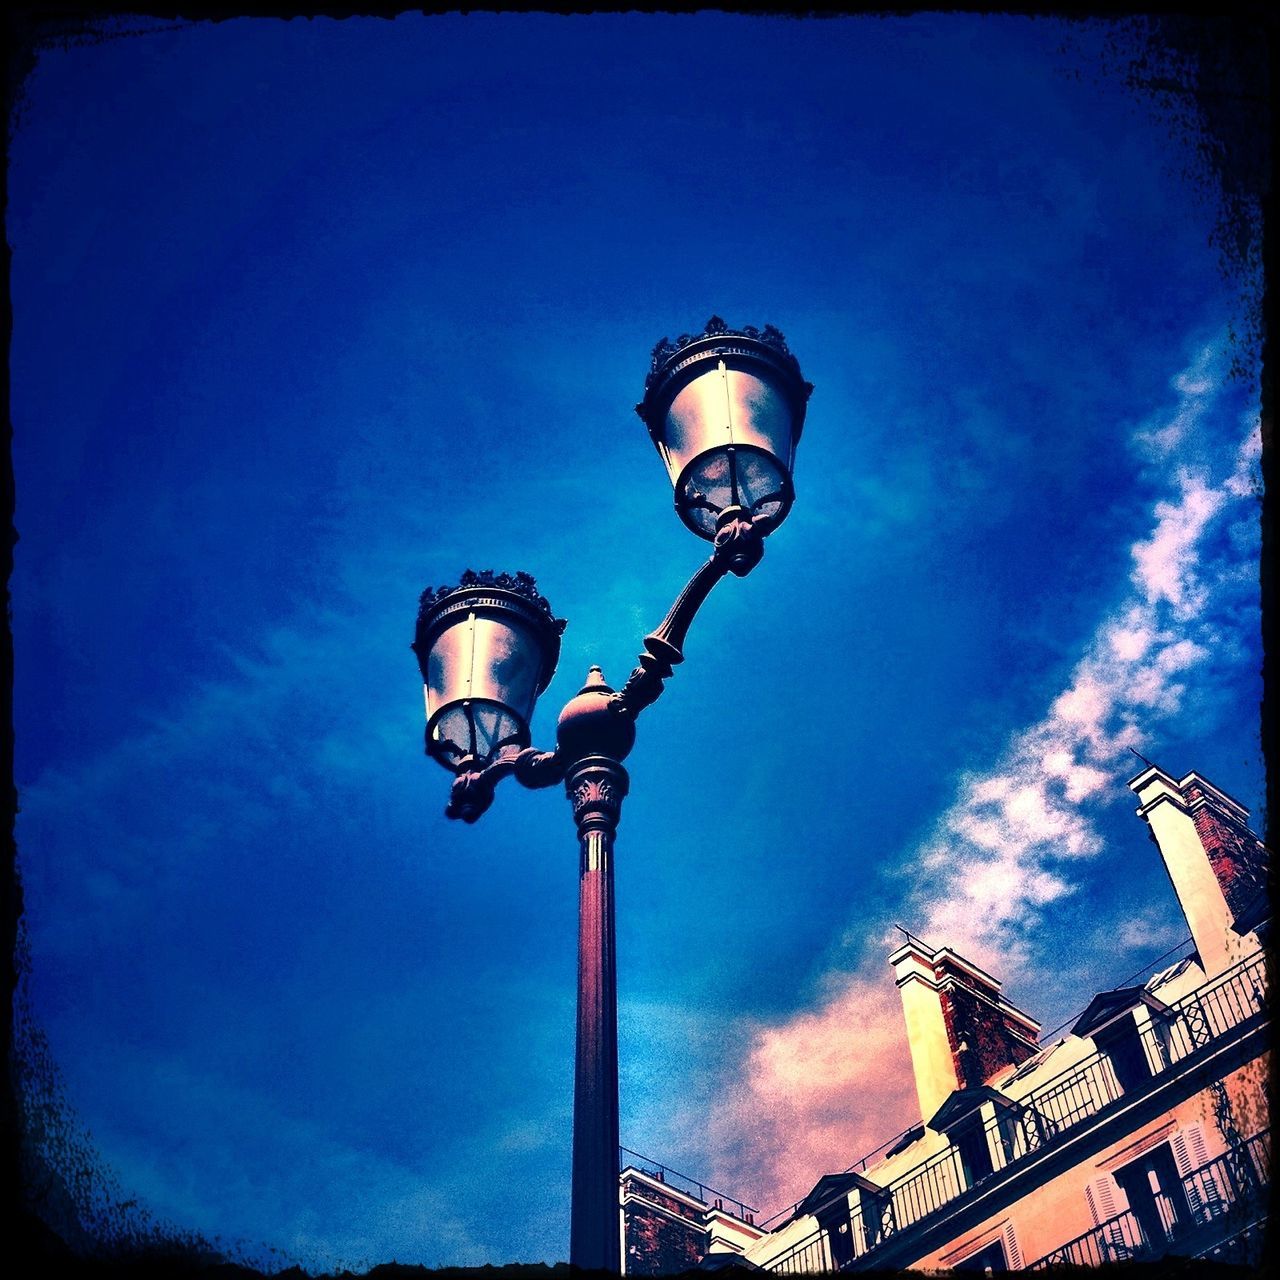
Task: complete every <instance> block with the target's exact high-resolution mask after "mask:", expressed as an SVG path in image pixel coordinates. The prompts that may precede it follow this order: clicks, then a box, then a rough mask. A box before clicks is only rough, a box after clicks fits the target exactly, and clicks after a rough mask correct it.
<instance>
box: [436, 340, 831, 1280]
mask: <svg viewBox="0 0 1280 1280" xmlns="http://www.w3.org/2000/svg"><path fill="white" fill-rule="evenodd" d="M812 390H813V387H812V386H811V385H810V384H809V383H807V382H806V381H805V380H804V378H803V377H802V376H801V374H800V366H799V364H798V363H797V361H796V358H795V356H793V355H792V354H791V352H790V351H789V350H788V349H787V344H786V341H785V339H784V338H783V336H782V334H781V333H779V332H778V330H777V329H775V328H773V327H772V326H771V325H766V326H765V327H764V328H763V329H761V330H756V329H753V328H745V329H740V330H739V329H730V328H728V326H727V325H726V324H725V323H724V321H722V320H720V319H719V318H718V317H716V316H713V317H712V318H711V319H710V320H709V321H708V322H707V326H706V329H705V330H704V331H703V332H702V333H700V334H698V335H696V336H693V335H689V334H682V335H681V336H680V338H678V339H677V340H676V341H675V342H674V343H672V342H668V341H667V340H666V339H665V338H664V339H663V340H662V341H661V342H660V343H658V345H657V347H655V348H654V351H653V357H652V362H651V366H650V370H649V376H648V377H647V378H646V379H645V389H644V399H643V400H642V401H641V402H640V403H639V404H638V405H637V406H636V412H637V413H639V415H640V416H641V418H643V419H644V422H645V425H646V426H647V427H648V428H649V435H650V436H651V437H652V439H653V442H654V444H655V445H656V446H657V449H658V453H659V454H660V455H661V456H662V461H663V462H664V463H665V465H666V467H667V470H668V472H670V475H671V481H672V484H673V485H674V486H675V504H676V511H677V512H678V513H679V515H680V518H681V519H682V520H683V521H684V522H685V524H686V525H688V527H689V528H690V529H692V530H693V532H694V533H696V534H697V535H698V536H699V537H701V538H705V539H707V540H708V541H709V542H711V543H712V544H713V545H714V550H713V551H712V553H711V557H710V559H709V560H707V562H706V563H705V564H704V565H703V566H702V567H701V568H700V569H699V570H698V571H697V573H695V574H694V575H693V577H692V578H691V579H690V581H689V583H688V585H687V586H686V587H685V589H684V590H683V591H682V592H681V593H680V595H679V596H678V597H677V598H676V601H675V603H674V604H673V605H672V606H671V609H670V611H669V612H668V614H667V616H666V617H665V618H664V619H663V620H662V624H661V625H660V626H659V627H658V629H657V630H656V631H655V632H653V634H652V635H648V636H646V637H645V639H644V652H643V653H642V654H641V655H640V659H639V665H638V666H637V667H636V668H635V670H634V671H632V673H631V675H630V676H629V677H628V678H627V682H626V683H625V684H624V685H623V686H622V688H621V689H620V690H619V691H618V692H616V693H615V692H614V690H612V689H611V688H610V687H609V686H608V685H607V684H605V682H604V677H603V675H602V673H601V671H600V668H599V667H592V668H591V670H590V672H589V673H588V675H587V679H586V683H585V684H584V685H583V686H582V688H581V689H580V690H579V691H578V693H577V694H576V696H574V697H573V698H571V699H570V700H569V702H568V704H567V705H566V706H565V708H564V710H563V711H561V713H560V720H559V723H558V726H557V729H556V748H555V750H554V751H538V750H536V749H534V748H533V747H531V746H530V745H529V721H530V718H531V717H532V714H533V707H534V703H535V701H536V700H537V697H538V695H539V694H540V693H542V692H543V690H544V689H546V687H547V685H548V684H549V683H550V681H551V677H552V674H553V673H554V672H555V668H556V662H557V660H558V658H559V656H560V636H561V634H562V632H563V631H564V627H565V623H564V621H563V620H562V619H558V618H556V617H555V615H554V614H553V613H552V611H551V606H550V605H549V604H548V603H547V601H546V600H545V599H544V598H543V597H542V596H541V595H539V594H538V590H537V586H536V584H535V582H534V580H533V579H532V578H531V577H530V576H529V575H528V574H526V573H517V574H514V575H509V574H505V573H503V574H494V573H492V572H485V573H472V572H471V571H470V570H468V571H467V572H466V573H464V574H463V575H462V580H461V581H460V582H459V584H458V585H457V586H455V587H441V588H438V589H430V588H428V590H427V591H425V592H424V593H423V595H422V600H421V605H420V608H419V611H418V625H417V633H416V636H415V639H414V643H413V648H414V651H415V653H416V654H417V656H418V664H419V666H420V667H421V669H422V679H423V683H424V685H425V693H426V703H427V730H426V750H427V754H428V755H429V756H431V757H432V758H433V759H434V760H437V761H439V762H440V763H441V764H442V765H444V767H445V768H446V769H448V770H449V771H450V772H451V773H453V774H454V775H455V776H454V780H453V786H452V788H451V790H450V794H449V804H448V807H447V808H446V809H445V814H446V815H447V816H448V817H450V818H461V819H462V820H463V821H464V822H474V821H475V820H476V819H477V818H478V817H479V816H480V815H481V814H482V813H483V812H484V811H485V810H486V809H487V808H488V807H489V805H490V803H491V802H492V800H493V793H494V787H495V786H496V785H497V783H498V782H499V781H501V780H502V779H503V778H505V777H508V776H512V777H514V778H516V779H517V781H519V782H522V783H523V784H524V785H525V786H526V787H547V786H553V785H555V784H556V783H558V782H563V783H564V785H565V790H566V792H567V793H568V796H569V800H570V803H571V804H572V806H573V816H574V820H575V822H576V824H577V828H578V841H579V846H580V850H581V854H580V861H579V868H578V1029H577V1056H576V1071H575V1076H574V1094H573V1204H572V1214H571V1227H570V1242H569V1258H570V1263H571V1265H572V1266H574V1267H578V1268H588V1269H592V1270H603V1271H617V1270H618V1269H619V1267H620V1264H621V1254H620V1247H619V1240H618V1012H617V1005H618V996H617V968H616V963H615V950H614V948H615V939H614V908H613V840H614V834H615V832H616V831H617V827H618V819H619V815H620V812H621V808H622V799H623V797H624V796H625V795H626V794H627V773H626V770H625V769H624V768H623V767H622V761H623V759H624V758H625V757H626V755H627V752H629V751H630V750H631V747H632V745H633V744H634V742H635V736H636V730H635V721H636V717H637V716H638V715H639V714H640V712H641V711H642V710H644V708H645V707H647V706H648V705H649V704H650V703H651V702H653V701H654V700H655V699H656V698H657V697H658V695H659V694H660V693H661V692H662V684H663V681H664V680H666V679H667V677H668V676H670V675H671V673H672V669H673V668H674V667H675V665H676V664H677V663H679V662H681V661H682V660H683V658H684V654H683V652H682V648H683V645H684V639H685V633H686V632H687V631H688V629H689V624H690V623H691V622H692V621H693V617H694V614H695V613H697V611H698V608H699V606H700V605H701V604H702V602H703V601H704V600H705V599H706V598H707V595H708V593H709V592H710V591H711V588H712V587H713V586H715V584H716V583H717V582H719V581H720V579H721V578H723V577H724V575H725V574H726V573H733V574H736V575H737V576H738V577H742V576H743V575H745V574H746V573H749V572H750V570H751V569H752V568H754V566H755V565H756V564H757V563H758V562H759V560H760V557H761V555H762V554H763V552H764V544H763V539H764V538H765V536H766V535H767V534H769V533H771V532H772V531H773V530H774V529H776V528H777V527H778V525H780V524H781V523H782V521H783V520H784V519H785V518H786V515H787V512H788V511H789V510H790V509H791V502H792V497H793V489H792V481H791V472H792V465H793V462H794V459H795V450H796V443H797V441H798V440H799V439H800V431H801V428H802V427H803V425H804V415H805V405H806V403H807V401H808V398H809V393H810V392H811V391H812Z"/></svg>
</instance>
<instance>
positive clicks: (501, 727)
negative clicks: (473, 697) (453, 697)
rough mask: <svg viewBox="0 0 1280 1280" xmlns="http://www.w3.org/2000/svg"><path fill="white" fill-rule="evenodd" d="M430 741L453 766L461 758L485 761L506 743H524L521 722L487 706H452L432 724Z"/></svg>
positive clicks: (501, 708)
mask: <svg viewBox="0 0 1280 1280" xmlns="http://www.w3.org/2000/svg"><path fill="white" fill-rule="evenodd" d="M431 737H432V741H433V742H434V743H436V744H437V746H438V747H439V749H440V753H441V754H442V755H445V756H447V757H448V758H449V760H450V762H451V763H454V764H456V763H457V762H458V761H459V760H461V759H462V758H463V757H464V756H477V757H479V758H480V759H481V760H488V759H490V758H491V757H492V756H494V755H495V754H496V753H497V752H498V750H499V749H500V748H501V747H503V746H505V745H506V744H507V743H508V742H515V743H517V744H519V743H522V742H523V741H524V738H523V726H522V725H521V722H520V721H518V720H517V719H516V718H515V717H514V716H513V715H512V714H511V713H510V712H509V711H507V710H506V708H504V707H499V706H496V705H494V704H493V703H489V702H471V703H466V704H464V703H461V702H457V703H454V704H453V706H451V707H449V708H448V709H447V710H446V711H445V712H444V714H443V715H441V717H440V718H439V719H438V720H437V721H436V723H435V727H434V729H433V730H432V734H431Z"/></svg>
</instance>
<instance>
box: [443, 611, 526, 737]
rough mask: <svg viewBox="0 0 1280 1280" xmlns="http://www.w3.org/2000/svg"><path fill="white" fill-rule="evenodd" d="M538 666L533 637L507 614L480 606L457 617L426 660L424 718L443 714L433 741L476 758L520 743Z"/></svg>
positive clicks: (516, 618)
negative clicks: (507, 744)
mask: <svg viewBox="0 0 1280 1280" xmlns="http://www.w3.org/2000/svg"><path fill="white" fill-rule="evenodd" d="M542 660H543V652H542V646H541V644H540V643H539V639H538V637H537V636H536V635H534V634H533V632H532V629H531V628H529V627H527V626H526V625H525V624H524V623H523V622H522V621H521V620H520V619H519V617H518V616H516V615H514V614H513V613H512V612H510V611H507V610H500V609H497V608H494V607H492V606H488V607H486V606H481V607H480V608H479V609H477V610H476V611H473V612H467V613H460V614H458V615H457V617H456V620H455V621H454V622H453V623H452V624H451V625H450V626H448V627H446V628H445V629H444V630H443V631H442V632H441V633H440V634H439V635H438V636H437V637H436V638H435V640H434V641H433V642H432V645H431V652H430V653H429V655H428V657H427V683H426V699H427V718H428V719H430V718H431V717H432V716H433V715H435V714H436V713H437V712H440V711H443V714H442V715H441V716H440V719H439V720H438V721H437V733H436V737H437V738H438V739H439V740H441V741H444V740H448V741H450V742H453V743H455V744H456V745H457V746H459V747H462V748H464V750H465V751H466V753H468V754H470V753H471V752H472V751H473V750H474V753H475V754H477V755H480V756H481V757H485V756H487V755H488V754H490V753H491V751H492V750H493V749H495V748H496V747H497V746H500V745H502V744H503V743H504V742H506V741H509V740H513V739H518V738H522V737H523V736H524V735H525V732H526V730H527V727H528V723H529V718H530V717H531V716H532V714H533V706H534V703H535V701H536V700H537V696H538V678H539V676H540V675H541V674H542ZM464 703H469V704H470V706H471V707H472V708H475V710H474V713H473V712H472V711H471V710H469V709H468V708H466V707H464V706H463V705H462V704H464ZM481 708H483V709H481ZM473 731H474V734H475V745H474V748H473V746H472V733H473Z"/></svg>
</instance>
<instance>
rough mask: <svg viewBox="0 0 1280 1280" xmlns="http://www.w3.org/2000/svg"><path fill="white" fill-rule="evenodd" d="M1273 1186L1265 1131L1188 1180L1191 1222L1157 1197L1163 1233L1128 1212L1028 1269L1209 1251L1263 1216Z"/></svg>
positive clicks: (1167, 1199)
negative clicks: (1150, 1229) (1268, 1192)
mask: <svg viewBox="0 0 1280 1280" xmlns="http://www.w3.org/2000/svg"><path fill="white" fill-rule="evenodd" d="M1270 1184H1271V1131H1270V1130H1269V1129H1265V1130H1263V1132H1262V1133H1259V1134H1257V1135H1256V1136H1255V1137H1252V1138H1250V1139H1249V1141H1248V1142H1245V1143H1243V1144H1241V1145H1240V1146H1238V1147H1233V1148H1232V1149H1230V1150H1229V1151H1227V1152H1226V1153H1225V1154H1223V1155H1220V1156H1218V1158H1217V1159H1216V1160H1210V1161H1209V1163H1208V1164H1205V1165H1202V1166H1201V1167H1200V1168H1199V1169H1193V1170H1192V1171H1191V1172H1190V1173H1189V1174H1187V1176H1186V1177H1185V1178H1183V1179H1182V1191H1183V1195H1184V1196H1185V1197H1186V1203H1187V1206H1188V1208H1189V1210H1190V1218H1189V1219H1188V1218H1184V1217H1182V1216H1180V1215H1179V1212H1178V1210H1177V1209H1176V1208H1175V1206H1174V1202H1173V1200H1172V1199H1171V1198H1170V1197H1169V1196H1167V1195H1162V1194H1155V1195H1153V1197H1152V1199H1153V1201H1154V1204H1155V1209H1156V1213H1157V1216H1158V1218H1159V1222H1160V1231H1159V1232H1154V1231H1152V1232H1150V1233H1149V1232H1147V1231H1146V1230H1144V1229H1143V1227H1142V1224H1141V1223H1140V1222H1139V1221H1138V1218H1137V1217H1136V1216H1135V1215H1134V1213H1133V1212H1132V1210H1129V1209H1126V1210H1125V1211H1124V1212H1123V1213H1120V1214H1117V1215H1116V1216H1115V1217H1114V1218H1109V1219H1108V1220H1107V1221H1106V1222H1104V1223H1102V1225H1101V1226H1097V1227H1094V1228H1093V1229H1092V1230H1091V1231H1086V1232H1085V1233H1084V1234H1083V1235H1080V1236H1077V1237H1076V1238H1075V1239H1074V1240H1070V1241H1068V1242H1067V1243H1066V1244H1064V1245H1062V1246H1061V1247H1060V1248H1057V1249H1054V1250H1053V1251H1052V1252H1051V1253H1047V1254H1045V1256H1044V1257H1043V1258H1037V1259H1036V1260H1035V1262H1033V1263H1032V1264H1031V1266H1030V1267H1029V1268H1028V1270H1030V1271H1043V1270H1046V1269H1047V1268H1050V1267H1056V1266H1064V1265H1067V1264H1074V1265H1077V1266H1087V1267H1096V1266H1098V1265H1099V1264H1100V1263H1103V1262H1120V1261H1124V1260H1127V1259H1129V1258H1158V1257H1162V1256H1164V1255H1165V1254H1167V1253H1178V1254H1184V1253H1185V1254H1190V1255H1192V1256H1196V1255H1198V1254H1201V1253H1205V1252H1208V1250H1209V1249H1210V1248H1211V1247H1212V1246H1213V1244H1215V1243H1217V1241H1218V1240H1220V1239H1221V1238H1223V1237H1224V1236H1226V1235H1229V1234H1232V1233H1233V1232H1235V1231H1238V1230H1240V1229H1241V1228H1242V1227H1244V1226H1247V1225H1249V1222H1250V1221H1251V1220H1252V1219H1253V1218H1254V1217H1255V1216H1256V1215H1257V1214H1258V1213H1260V1212H1261V1211H1262V1209H1263V1206H1264V1205H1265V1204H1266V1200H1267V1189H1268V1187H1269V1186H1270Z"/></svg>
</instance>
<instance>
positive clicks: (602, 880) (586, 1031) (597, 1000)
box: [565, 756, 627, 1273]
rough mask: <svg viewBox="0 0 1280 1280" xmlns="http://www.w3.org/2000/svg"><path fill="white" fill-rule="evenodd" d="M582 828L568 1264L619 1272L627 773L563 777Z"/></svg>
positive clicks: (605, 767)
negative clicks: (619, 865) (620, 894)
mask: <svg viewBox="0 0 1280 1280" xmlns="http://www.w3.org/2000/svg"><path fill="white" fill-rule="evenodd" d="M565 790H566V791H567V792H568V795H569V799H570V801H571V802H572V804H573V816H574V819H575V821H576V822H577V825H578V842H579V846H580V861H579V865H578V1038H577V1054H576V1062H575V1070H574V1087H573V1207H572V1211H571V1213H572V1216H571V1221H570V1230H569V1263H570V1265H571V1266H573V1267H575V1268H582V1269H589V1270H592V1271H610V1272H615V1273H616V1272H617V1271H618V1270H619V1269H620V1266H621V1260H622V1254H621V1247H620V1243H619V1236H618V1217H619V1215H618V969H617V952H616V935H615V932H614V917H613V841H614V834H615V833H616V831H617V829H618V818H619V816H620V814H621V811H622V798H623V796H625V795H626V794H627V772H626V770H625V769H624V768H623V767H622V766H621V765H620V764H619V763H618V762H617V761H616V760H610V759H609V758H608V757H606V756H587V757H586V758H585V759H583V760H580V761H579V762H578V763H577V764H575V765H574V766H573V767H572V768H570V770H569V772H568V774H567V775H566V777H565Z"/></svg>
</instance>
